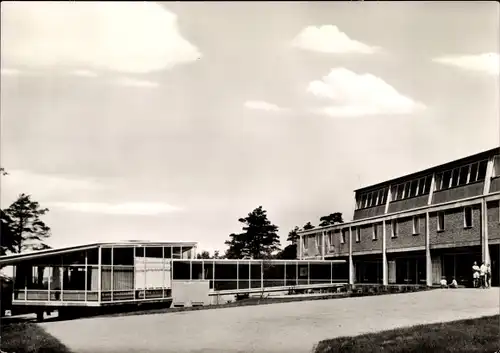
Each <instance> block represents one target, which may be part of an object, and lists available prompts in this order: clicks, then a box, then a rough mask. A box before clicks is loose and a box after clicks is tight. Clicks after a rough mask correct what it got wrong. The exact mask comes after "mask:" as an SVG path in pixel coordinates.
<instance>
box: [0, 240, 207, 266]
mask: <svg viewBox="0 0 500 353" xmlns="http://www.w3.org/2000/svg"><path fill="white" fill-rule="evenodd" d="M197 244H198V243H197V242H187V241H186V242H179V241H178V242H157V241H147V240H124V241H117V242H97V243H90V244H83V245H74V246H67V247H61V248H54V249H47V250H39V251H29V252H23V253H19V254H10V255H5V256H0V264H1V265H7V264H11V263H15V262H18V261H20V260H32V259H37V258H41V257H44V256H53V255H62V254H66V253H70V252H75V251H82V250H88V249H95V248H98V247H111V246H116V247H131V246H152V247H159V246H179V247H180V246H185V247H195V246H196V245H197Z"/></svg>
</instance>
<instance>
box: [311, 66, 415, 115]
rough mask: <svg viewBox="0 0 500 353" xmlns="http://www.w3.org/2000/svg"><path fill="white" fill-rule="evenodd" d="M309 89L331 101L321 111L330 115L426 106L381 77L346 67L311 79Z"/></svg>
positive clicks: (397, 111) (402, 111)
mask: <svg viewBox="0 0 500 353" xmlns="http://www.w3.org/2000/svg"><path fill="white" fill-rule="evenodd" d="M307 91H308V92H309V93H311V94H313V95H314V96H316V97H318V98H321V99H327V100H329V101H330V102H331V103H330V105H329V106H328V107H326V108H322V109H320V110H319V111H317V112H320V113H323V114H327V115H330V116H345V117H353V116H363V115H379V114H384V115H388V114H411V113H414V112H415V111H418V110H421V109H423V108H424V105H423V104H421V103H418V102H415V101H413V100H412V99H411V98H409V97H406V96H404V95H402V94H400V93H398V92H397V91H396V90H395V89H394V88H393V87H392V86H390V85H389V84H387V83H386V82H384V81H383V80H382V79H380V78H379V77H376V76H374V75H371V74H362V75H361V74H356V73H354V72H352V71H350V70H347V69H345V68H335V69H332V70H331V71H330V73H329V74H328V75H327V76H324V77H323V78H322V79H321V80H316V81H312V82H310V83H309V85H308V87H307Z"/></svg>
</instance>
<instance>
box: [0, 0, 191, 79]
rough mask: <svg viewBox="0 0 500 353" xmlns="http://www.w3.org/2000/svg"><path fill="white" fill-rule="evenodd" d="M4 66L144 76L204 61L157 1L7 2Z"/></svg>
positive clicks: (3, 23) (4, 9)
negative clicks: (199, 60) (83, 70)
mask: <svg viewBox="0 0 500 353" xmlns="http://www.w3.org/2000/svg"><path fill="white" fill-rule="evenodd" d="M1 15H2V16H1V32H2V42H1V52H2V66H3V65H7V66H9V67H10V66H17V65H22V66H25V67H31V68H46V67H61V66H64V67H70V68H71V67H73V68H78V69H82V68H88V69H105V70H112V71H118V72H126V73H146V72H151V71H156V70H162V69H166V68H170V67H172V66H174V65H176V64H180V63H187V62H192V61H195V60H197V59H199V58H200V56H201V54H200V52H199V51H198V49H197V48H196V47H195V46H193V45H192V44H191V43H189V42H188V41H187V40H186V39H184V38H183V37H182V35H181V34H180V32H179V28H178V25H177V16H176V15H175V14H174V13H172V12H170V11H168V10H167V9H165V8H164V7H162V6H161V5H159V4H156V3H154V2H146V1H141V2H108V1H102V2H98V1H95V2H83V1H57V2H56V1H53V2H44V3H38V2H28V1H26V2H24V1H16V2H6V3H3V4H2V12H1Z"/></svg>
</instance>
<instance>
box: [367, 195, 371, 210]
mask: <svg viewBox="0 0 500 353" xmlns="http://www.w3.org/2000/svg"><path fill="white" fill-rule="evenodd" d="M371 206H372V193H369V194H368V202H367V204H366V207H371Z"/></svg>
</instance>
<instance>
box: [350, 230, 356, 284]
mask: <svg viewBox="0 0 500 353" xmlns="http://www.w3.org/2000/svg"><path fill="white" fill-rule="evenodd" d="M355 282H356V271H355V269H354V261H353V259H352V228H351V227H349V284H350V285H353V284H354V283H355Z"/></svg>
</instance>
